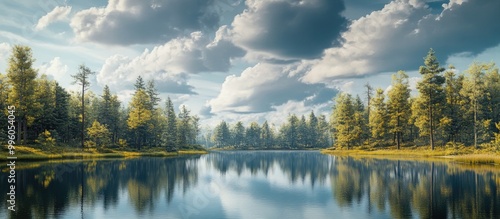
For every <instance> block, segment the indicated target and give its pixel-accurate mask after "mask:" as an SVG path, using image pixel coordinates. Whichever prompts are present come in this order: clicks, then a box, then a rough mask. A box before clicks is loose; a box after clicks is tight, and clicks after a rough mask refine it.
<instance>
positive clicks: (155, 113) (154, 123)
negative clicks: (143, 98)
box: [145, 80, 163, 146]
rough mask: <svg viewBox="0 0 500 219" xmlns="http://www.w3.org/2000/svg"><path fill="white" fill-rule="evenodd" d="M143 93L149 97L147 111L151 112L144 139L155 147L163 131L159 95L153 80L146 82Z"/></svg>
mask: <svg viewBox="0 0 500 219" xmlns="http://www.w3.org/2000/svg"><path fill="white" fill-rule="evenodd" d="M145 91H146V93H147V94H148V97H149V100H148V110H149V111H151V121H150V123H149V125H148V131H147V135H146V139H147V142H148V144H149V145H152V146H156V145H158V144H159V143H160V138H161V133H162V132H163V130H162V125H161V120H162V118H161V117H162V115H161V114H162V113H161V110H160V109H159V108H158V104H159V102H160V98H159V97H158V95H159V93H158V90H157V89H156V87H155V82H154V80H150V81H148V83H147V87H146V89H145Z"/></svg>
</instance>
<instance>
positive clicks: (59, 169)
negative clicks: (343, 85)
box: [0, 151, 500, 219]
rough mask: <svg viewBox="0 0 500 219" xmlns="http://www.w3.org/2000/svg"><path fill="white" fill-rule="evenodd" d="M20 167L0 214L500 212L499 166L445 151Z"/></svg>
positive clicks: (260, 154) (233, 154)
mask: <svg viewBox="0 0 500 219" xmlns="http://www.w3.org/2000/svg"><path fill="white" fill-rule="evenodd" d="M4 167H5V166H4ZM16 168H17V173H16V174H17V182H16V187H17V188H18V189H17V191H16V205H17V206H16V207H17V211H16V214H11V212H10V211H9V210H7V203H5V201H3V203H4V204H2V206H3V207H2V208H0V218H120V219H124V218H162V219H164V218H248V219H258V218H466V219H468V218H500V190H499V186H500V168H497V167H495V166H480V167H474V168H473V166H468V165H461V164H457V163H451V162H449V161H445V160H435V161H426V160H397V159H381V158H353V157H339V156H331V155H324V154H320V153H319V152H317V151H257V152H255V151H227V152H213V153H210V154H207V155H190V156H182V157H175V158H159V157H145V158H133V159H109V160H86V161H79V162H75V161H67V162H61V161H52V162H25V161H18V164H17V166H16ZM5 170H6V169H3V173H2V175H1V176H0V181H1V184H0V185H1V186H0V194H2V198H3V200H7V195H6V194H7V193H8V187H7V174H5Z"/></svg>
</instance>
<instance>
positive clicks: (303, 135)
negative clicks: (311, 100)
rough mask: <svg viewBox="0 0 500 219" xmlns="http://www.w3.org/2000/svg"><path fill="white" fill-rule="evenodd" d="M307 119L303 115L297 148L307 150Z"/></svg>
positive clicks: (299, 125)
mask: <svg viewBox="0 0 500 219" xmlns="http://www.w3.org/2000/svg"><path fill="white" fill-rule="evenodd" d="M307 131H308V128H307V121H306V117H305V116H304V115H302V116H301V117H300V120H299V123H298V125H297V146H298V148H305V147H307V146H308V143H309V142H308V141H309V136H308V133H307Z"/></svg>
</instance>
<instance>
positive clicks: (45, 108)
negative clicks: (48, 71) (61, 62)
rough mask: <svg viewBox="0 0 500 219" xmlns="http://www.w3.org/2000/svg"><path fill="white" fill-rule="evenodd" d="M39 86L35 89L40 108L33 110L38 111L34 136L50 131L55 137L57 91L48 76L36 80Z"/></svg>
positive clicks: (34, 124) (34, 125)
mask: <svg viewBox="0 0 500 219" xmlns="http://www.w3.org/2000/svg"><path fill="white" fill-rule="evenodd" d="M36 83H37V86H36V89H35V98H36V99H37V101H38V104H39V108H38V109H31V110H32V111H35V110H36V116H35V121H34V123H33V130H34V136H38V134H39V133H41V132H43V131H45V130H49V131H50V132H52V135H54V130H55V128H56V123H55V122H56V121H55V114H54V110H55V107H56V105H55V92H54V91H55V89H53V84H52V82H50V81H49V80H48V79H47V76H46V75H42V76H41V77H40V78H39V79H37V80H36ZM54 137H55V139H57V138H58V136H57V134H56V135H55V136H54Z"/></svg>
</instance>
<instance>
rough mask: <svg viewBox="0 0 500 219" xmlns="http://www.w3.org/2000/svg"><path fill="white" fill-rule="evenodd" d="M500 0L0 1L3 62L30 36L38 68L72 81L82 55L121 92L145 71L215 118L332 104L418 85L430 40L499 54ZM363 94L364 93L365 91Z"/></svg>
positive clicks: (167, 92) (465, 55)
mask: <svg viewBox="0 0 500 219" xmlns="http://www.w3.org/2000/svg"><path fill="white" fill-rule="evenodd" d="M498 9H500V1H497V0H468V1H467V0H450V1H429V0H427V1H424V0H396V1H387V0H374V1H366V0H365V1H361V0H349V1H343V0H246V1H244V0H145V1H135V0H110V1H103V0H94V1H62V0H44V1H37V0H25V1H1V2H0V72H5V71H6V68H7V59H8V56H9V54H10V48H11V46H12V45H15V44H24V45H28V46H30V47H32V49H33V54H34V57H35V59H36V63H35V67H36V68H38V70H39V73H40V74H47V75H48V76H49V77H51V78H53V79H56V80H57V81H58V82H59V83H60V84H61V85H62V86H63V87H65V88H67V89H69V90H74V89H75V88H76V87H75V85H72V84H71V76H70V75H71V74H74V73H75V72H76V71H77V67H78V65H80V64H85V65H87V66H88V67H90V68H91V69H92V70H93V71H95V72H96V75H95V78H93V79H92V87H91V90H92V91H93V92H95V93H97V94H100V93H101V91H102V88H103V87H104V85H106V84H107V85H109V86H110V88H111V91H112V92H114V93H116V94H117V95H118V96H119V98H120V100H122V102H124V103H127V102H128V101H129V100H130V97H131V94H132V93H133V83H134V81H135V79H136V78H137V76H139V75H140V76H142V77H143V78H145V79H146V80H150V79H155V81H156V84H157V87H158V89H159V91H160V92H161V96H162V97H163V98H166V97H167V96H170V97H171V98H173V100H174V103H175V104H177V105H178V106H179V105H181V104H185V105H187V106H188V107H189V108H190V109H191V111H192V112H193V113H195V114H199V115H201V116H202V118H203V121H204V122H203V123H204V124H208V125H213V124H215V123H218V122H219V121H220V120H221V119H224V120H226V121H229V122H234V121H237V120H241V121H244V122H248V121H259V122H262V121H263V120H265V119H267V120H269V121H271V123H274V124H276V125H279V124H281V122H282V121H283V120H284V119H285V118H286V117H287V115H288V114H289V113H297V114H304V113H309V112H310V111H311V110H313V111H315V113H317V114H320V113H324V114H326V113H329V111H330V109H331V107H332V104H333V102H332V98H333V97H334V96H335V95H336V94H337V93H338V92H339V90H340V91H346V92H350V93H353V94H360V95H362V93H363V85H364V84H365V83H367V82H369V83H370V84H372V86H374V87H380V88H382V89H387V87H388V86H389V85H390V83H391V81H390V78H391V74H393V73H395V72H397V71H398V70H405V71H407V72H408V73H409V75H410V84H411V85H412V86H413V87H414V86H415V84H416V83H417V82H418V80H419V74H418V72H417V69H418V67H419V66H420V65H422V63H423V57H424V56H425V55H426V53H427V51H428V50H429V48H431V47H432V48H434V50H435V51H436V53H437V56H438V59H439V61H440V62H441V64H442V65H443V66H448V65H450V64H453V65H454V66H456V68H457V69H458V71H459V72H463V71H464V70H465V69H466V68H467V67H468V65H469V64H470V63H471V62H472V61H481V62H491V61H493V62H496V63H500V37H498V36H499V32H500V22H498V20H500V14H499V13H498ZM362 98H364V96H362Z"/></svg>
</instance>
